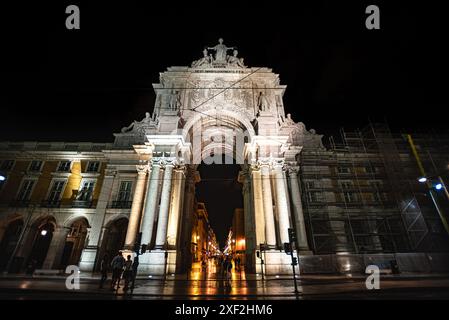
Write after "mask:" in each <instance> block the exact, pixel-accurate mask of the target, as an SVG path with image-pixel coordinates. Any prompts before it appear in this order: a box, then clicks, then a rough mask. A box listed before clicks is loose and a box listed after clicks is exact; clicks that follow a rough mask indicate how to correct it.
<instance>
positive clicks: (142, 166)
mask: <svg viewBox="0 0 449 320" xmlns="http://www.w3.org/2000/svg"><path fill="white" fill-rule="evenodd" d="M136 170H137V174H139V175H145V174H146V173H147V171H148V164H145V163H143V162H140V163H139V164H138V165H136Z"/></svg>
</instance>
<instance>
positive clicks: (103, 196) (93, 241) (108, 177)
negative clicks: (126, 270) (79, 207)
mask: <svg viewBox="0 0 449 320" xmlns="http://www.w3.org/2000/svg"><path fill="white" fill-rule="evenodd" d="M115 174H116V171H115V168H107V169H106V171H105V177H104V181H103V184H102V187H101V191H100V195H99V197H98V203H97V208H96V209H95V214H93V215H92V217H91V218H90V221H89V224H90V226H91V228H90V233H89V242H88V244H87V246H86V248H84V250H83V253H82V254H81V261H80V269H81V270H82V271H88V272H91V271H94V267H95V260H96V258H97V253H98V247H99V245H100V235H101V230H102V228H103V224H104V218H105V215H106V208H107V206H108V203H109V198H110V197H111V191H112V184H113V182H114V179H115Z"/></svg>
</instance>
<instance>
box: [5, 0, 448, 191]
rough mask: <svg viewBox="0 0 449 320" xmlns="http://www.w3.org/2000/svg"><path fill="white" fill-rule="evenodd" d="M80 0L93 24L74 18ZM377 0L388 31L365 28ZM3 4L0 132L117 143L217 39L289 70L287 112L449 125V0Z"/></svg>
mask: <svg viewBox="0 0 449 320" xmlns="http://www.w3.org/2000/svg"><path fill="white" fill-rule="evenodd" d="M392 2H394V3H392ZM69 4H78V5H79V7H80V10H81V30H67V29H65V18H66V14H65V7H66V6H67V5H69ZM368 4H377V5H378V6H379V7H380V13H381V30H374V31H373V30H367V29H366V28H365V18H366V14H365V8H366V6H367V5H368ZM1 13H2V15H1V17H0V23H1V25H0V30H1V33H2V35H1V43H2V44H1V50H0V51H1V54H2V59H1V64H0V77H1V82H2V83H1V91H0V106H1V125H0V140H12V141H14V140H16V141H17V140H18V141H20V140H41V141H42V140H59V141H61V140H62V141H104V142H110V141H112V138H113V137H112V133H113V132H117V131H119V130H120V128H121V127H123V126H125V125H128V124H129V123H130V122H132V121H133V120H135V119H141V118H143V116H144V113H145V111H151V110H152V107H153V102H154V95H153V92H152V89H151V84H152V83H153V82H156V81H157V80H158V77H159V72H161V71H164V70H165V69H166V68H167V67H168V66H172V65H189V64H190V63H191V62H192V61H193V60H196V59H198V58H199V57H201V56H202V49H203V48H204V46H206V45H214V44H216V43H217V39H218V38H219V37H223V38H224V39H225V44H227V45H230V46H237V47H238V49H239V54H240V56H242V57H244V58H245V63H246V64H247V65H249V66H268V67H271V68H273V70H274V71H275V72H276V73H279V74H280V77H281V83H283V84H286V85H288V88H287V91H286V94H285V100H284V101H285V105H286V111H287V112H289V113H291V114H292V115H293V119H294V120H296V121H302V122H304V123H305V124H306V126H307V128H309V129H310V128H314V129H316V130H317V132H318V133H324V134H326V135H328V134H332V133H334V132H337V131H338V128H340V127H342V126H344V127H345V128H347V129H352V128H356V127H363V126H364V125H366V124H367V123H368V121H369V119H370V120H371V121H384V120H385V119H386V120H387V121H388V123H389V124H390V125H391V127H392V128H393V129H394V130H401V129H403V128H405V129H407V130H412V131H426V130H431V129H436V130H437V131H447V129H446V128H447V117H446V116H445V114H444V112H445V109H446V108H447V106H448V103H447V87H448V86H447V77H448V72H447V71H448V69H447V59H448V58H447V57H448V56H449V55H448V50H447V49H446V47H447V45H446V43H447V38H448V37H447V36H448V35H447V32H446V28H447V27H446V24H447V12H446V11H445V10H444V8H442V7H440V6H439V5H438V3H437V2H435V3H429V2H427V1H426V2H421V3H420V4H418V3H416V4H415V3H410V1H388V3H385V2H383V1H370V2H364V1H353V2H352V1H329V2H320V1H301V2H297V1H291V0H290V1H254V2H242V1H207V2H194V4H192V3H191V2H188V1H183V2H176V1H175V2H173V1H145V2H143V1H142V3H139V2H135V1H120V2H115V1H77V0H75V1H70V2H69V1H58V2H56V1H55V2H54V3H53V4H51V3H48V2H46V4H43V3H42V2H41V1H39V3H37V1H33V2H31V1H30V2H29V3H26V2H16V4H15V5H14V6H12V7H8V6H6V5H4V4H2V11H1ZM229 175H231V176H232V175H233V172H232V170H230V173H229ZM223 187H224V186H223Z"/></svg>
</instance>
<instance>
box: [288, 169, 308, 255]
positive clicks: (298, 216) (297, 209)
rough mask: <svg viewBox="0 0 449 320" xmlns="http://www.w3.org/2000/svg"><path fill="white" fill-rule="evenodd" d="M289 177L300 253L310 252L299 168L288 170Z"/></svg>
mask: <svg viewBox="0 0 449 320" xmlns="http://www.w3.org/2000/svg"><path fill="white" fill-rule="evenodd" d="M288 177H289V180H290V189H291V193H292V194H291V196H292V208H293V216H294V220H295V226H296V237H297V242H298V243H297V245H298V248H299V251H300V252H301V251H304V252H308V251H310V249H309V245H308V243H307V234H306V224H305V221H304V213H303V210H302V202H301V193H300V191H299V181H298V168H297V167H293V168H290V169H289V170H288Z"/></svg>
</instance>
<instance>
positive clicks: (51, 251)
mask: <svg viewBox="0 0 449 320" xmlns="http://www.w3.org/2000/svg"><path fill="white" fill-rule="evenodd" d="M69 232H70V228H67V227H63V226H58V227H57V228H56V229H55V231H53V237H52V239H51V242H50V246H49V248H48V251H47V256H46V257H45V261H44V264H43V265H42V269H58V268H60V267H61V258H62V253H63V252H64V246H65V242H66V239H67V235H68V234H69Z"/></svg>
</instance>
